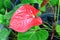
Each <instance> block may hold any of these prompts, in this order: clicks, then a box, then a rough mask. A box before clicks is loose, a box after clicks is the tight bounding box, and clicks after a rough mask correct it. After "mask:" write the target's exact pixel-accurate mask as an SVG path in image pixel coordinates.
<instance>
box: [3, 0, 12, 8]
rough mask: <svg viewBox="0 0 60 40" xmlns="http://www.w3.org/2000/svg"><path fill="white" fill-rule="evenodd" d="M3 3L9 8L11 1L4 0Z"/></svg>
mask: <svg viewBox="0 0 60 40" xmlns="http://www.w3.org/2000/svg"><path fill="white" fill-rule="evenodd" d="M3 3H4V7H5V8H6V9H9V8H10V7H11V1H10V0H4V2H3Z"/></svg>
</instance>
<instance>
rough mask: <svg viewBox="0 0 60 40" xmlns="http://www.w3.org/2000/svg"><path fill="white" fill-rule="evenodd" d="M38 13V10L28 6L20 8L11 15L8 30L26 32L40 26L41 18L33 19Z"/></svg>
mask: <svg viewBox="0 0 60 40" xmlns="http://www.w3.org/2000/svg"><path fill="white" fill-rule="evenodd" d="M38 12H39V10H37V9H35V8H34V7H33V6H31V5H29V4H25V5H23V6H21V7H20V8H18V9H17V10H16V12H15V13H14V14H13V16H12V18H11V20H10V25H9V28H11V29H13V30H15V31H17V32H26V31H28V30H29V29H30V28H31V27H33V26H36V25H41V24H42V20H41V18H40V17H35V16H36V14H37V13H38Z"/></svg>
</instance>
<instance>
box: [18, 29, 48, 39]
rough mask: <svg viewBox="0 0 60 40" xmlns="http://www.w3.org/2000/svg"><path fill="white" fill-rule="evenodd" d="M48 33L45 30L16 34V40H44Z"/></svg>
mask: <svg viewBox="0 0 60 40" xmlns="http://www.w3.org/2000/svg"><path fill="white" fill-rule="evenodd" d="M47 38H48V32H47V31H46V30H34V31H28V32H25V33H18V38H17V40H46V39H47Z"/></svg>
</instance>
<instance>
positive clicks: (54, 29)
mask: <svg viewBox="0 0 60 40" xmlns="http://www.w3.org/2000/svg"><path fill="white" fill-rule="evenodd" d="M53 13H54V24H53V29H52V36H51V40H53V37H54V34H55V31H56V6H55V12H54V10H53Z"/></svg>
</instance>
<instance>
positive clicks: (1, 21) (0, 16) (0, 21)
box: [0, 14, 5, 24]
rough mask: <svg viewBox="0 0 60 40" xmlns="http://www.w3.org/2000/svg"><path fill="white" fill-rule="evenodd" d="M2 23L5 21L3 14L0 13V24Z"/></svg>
mask: <svg viewBox="0 0 60 40" xmlns="http://www.w3.org/2000/svg"><path fill="white" fill-rule="evenodd" d="M4 23H5V20H4V16H3V15H2V14H0V24H4Z"/></svg>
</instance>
